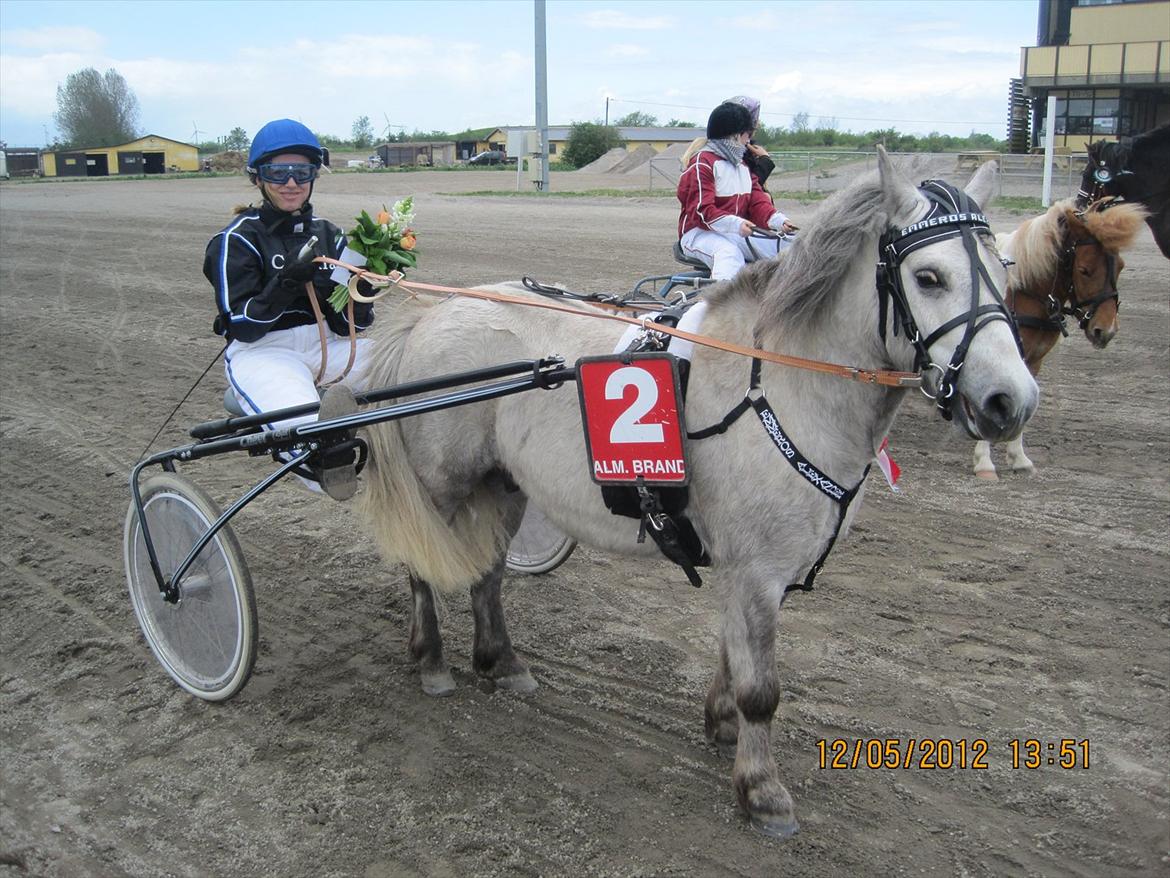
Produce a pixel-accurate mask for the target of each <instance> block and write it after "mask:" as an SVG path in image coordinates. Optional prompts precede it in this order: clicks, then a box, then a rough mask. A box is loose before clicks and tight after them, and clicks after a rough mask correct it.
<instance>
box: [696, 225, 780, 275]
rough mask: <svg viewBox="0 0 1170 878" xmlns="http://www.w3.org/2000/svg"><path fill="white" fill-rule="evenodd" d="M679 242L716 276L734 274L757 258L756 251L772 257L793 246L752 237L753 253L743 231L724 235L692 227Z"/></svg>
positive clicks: (765, 257) (767, 257) (766, 257)
mask: <svg viewBox="0 0 1170 878" xmlns="http://www.w3.org/2000/svg"><path fill="white" fill-rule="evenodd" d="M679 243H681V244H682V249H683V252H684V253H686V254H687V256H697V257H698V258H699V259H702V260H703V262H705V263H707V265H708V266H709V267H710V269H711V277H712V278H713V279H715V280H727V279H728V278H731V277H735V275H736V274H737V273H738V272H739V270H740V269H741V268H743V267H744V265H745V264H746V263H748V262H754V261H755V260H756V258H757V257H756V253H758V254H759V258H761V259H771V258H774V257H775V256H777V255H779V254H780V253H782V252H784V251H785V250H787V249H788V248H789V247H791V246H792V242H791V241H784V240H774V239H772V238H752V239H751V247H753V248H755V253H753V252H752V250H751V249H750V248H749V247H748V239H747V238H745V237H743V236H742V235H721V234H719V233H718V232H710V231H708V230H706V229H691V230H690V231H689V232H687V233H686V234H685V235H683V236H682V240H681V241H680V242H679Z"/></svg>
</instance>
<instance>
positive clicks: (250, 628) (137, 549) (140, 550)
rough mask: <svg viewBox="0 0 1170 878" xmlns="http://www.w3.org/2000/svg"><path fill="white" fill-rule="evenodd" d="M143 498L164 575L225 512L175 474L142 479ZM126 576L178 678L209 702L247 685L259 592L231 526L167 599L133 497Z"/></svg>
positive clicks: (161, 655) (154, 645)
mask: <svg viewBox="0 0 1170 878" xmlns="http://www.w3.org/2000/svg"><path fill="white" fill-rule="evenodd" d="M142 504H143V509H144V511H145V515H146V521H147V523H148V525H149V527H150V537H151V540H152V541H153V542H154V548H155V553H156V555H157V557H158V562H159V566H160V567H161V568H162V572H163V575H164V576H170V574H171V573H173V572H174V571H175V570H176V569H178V567H179V565H180V564H182V563H183V561H184V559H185V558H186V557H187V553H188V552H190V551H191V548H192V547H193V546H194V545H195V543H196V542H197V541H198V540H199V538H200V537H201V536H202V535H203V534H205V533H207V531H208V529H209V528H210V527H211V525H212V524H213V523H214V522H215V520H216V519H217V518H219V516H220V511H219V509H218V507H217V506H216V504H215V501H213V500H212V499H211V498H210V497H208V496H207V495H206V494H205V493H203V491H201V490H200V489H199V488H197V487H195V486H194V485H193V484H191V483H190V482H189V481H187V480H186V479H184V478H182V477H180V476H177V475H175V474H173V473H161V474H159V475H155V476H151V477H150V478H148V479H146V480H144V481H143V483H142ZM124 555H125V563H126V581H127V583H128V584H129V587H130V601H131V603H133V604H134V614H135V615H136V616H137V617H138V624H139V625H140V626H141V627H142V633H143V634H144V635H145V636H146V642H147V643H148V644H149V645H150V648H151V651H153V652H154V655H155V657H156V658H157V659H158V660H159V662H160V663H161V664H162V666H163V667H164V668H165V669H166V671H167V673H168V674H170V675H171V677H172V678H174V680H175V682H176V683H178V684H179V685H180V686H182V687H183V688H184V689H186V690H187V691H188V692H190V693H191V694H192V695H196V696H198V697H199V698H202V699H205V700H206V701H224V700H225V699H228V698H231V697H232V696H233V695H235V694H236V693H237V692H239V691H240V689H242V688H243V687H244V684H245V683H247V682H248V678H249V677H250V676H251V674H252V666H253V665H254V664H255V662H256V633H257V622H256V598H255V596H254V594H253V591H252V579H251V577H250V576H249V574H248V567H247V565H246V564H245V563H244V556H243V553H242V552H241V551H240V546H239V543H237V542H236V538H235V535H234V534H232V532H231V529H230V528H229V527H227V526H225V527H224V528H223V529H222V530H220V531H219V533H217V534H216V535H215V537H214V538H213V539H212V540H211V541H210V542H209V543H208V544H207V545H206V546H205V547H204V548H203V551H201V552H200V553H199V555H198V556H197V557H196V559H195V562H194V563H193V564H192V565H191V567H190V568H189V569H188V570H187V572H186V573H185V574H184V575H183V578H182V580H180V582H179V591H180V596H179V601H178V602H177V603H169V602H167V601H165V600H163V596H162V594H161V593H160V592H159V588H158V584H157V583H156V582H155V579H154V574H153V573H152V572H151V569H150V555H149V554H148V553H147V550H146V541H145V540H144V539H143V537H142V525H141V523H140V522H139V520H138V515H137V513H136V511H135V508H134V504H133V503H131V504H130V511H129V513H128V514H127V516H126V531H125V539H124Z"/></svg>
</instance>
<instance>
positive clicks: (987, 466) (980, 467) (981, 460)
mask: <svg viewBox="0 0 1170 878" xmlns="http://www.w3.org/2000/svg"><path fill="white" fill-rule="evenodd" d="M974 460H975V475H977V476H978V477H979V478H981V479H989V480H994V479H998V478H999V475H998V474H997V473H996V471H995V464H994V463H992V462H991V443H990V442H988V441H987V440H986V439H980V440H979V441H977V442H976V443H975V458H974Z"/></svg>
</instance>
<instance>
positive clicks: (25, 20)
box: [0, 0, 1039, 146]
mask: <svg viewBox="0 0 1170 878" xmlns="http://www.w3.org/2000/svg"><path fill="white" fill-rule="evenodd" d="M1038 5H1039V3H1038V0H824V2H816V0H803V2H790V0H772V2H769V3H756V4H748V3H739V2H722V0H720V2H717V0H699V2H690V0H669V2H667V0H547V3H546V25H547V46H548V48H547V59H548V61H547V65H548V121H549V124H550V125H568V124H571V123H573V122H582V121H594V120H602V119H603V118H604V116H605V113H606V99H607V98H609V99H610V100H609V105H608V111H609V118H610V120H611V121H613V120H615V119H617V118H619V117H621V116H623V115H625V114H627V113H631V112H634V111H641V112H643V113H648V114H650V115H653V116H656V117H657V118H658V119H659V121H660V122H661V123H663V124H665V123H666V122H668V121H669V120H671V119H679V120H685V121H691V122H695V123H697V124H700V125H703V124H705V123H706V119H707V115H708V113H709V112H710V110H711V109H712V108H713V107H715V106H716V105H717V104H718V103H719V102H720V101H722V100H724V99H725V98H728V97H730V96H732V95H736V94H747V95H752V96H754V97H757V98H759V99H760V100H761V102H762V105H763V110H762V115H761V121H762V123H763V124H766V125H770V126H781V125H784V126H786V125H789V124H791V122H792V118H793V115H794V114H797V113H807V114H808V117H809V121H810V123H811V124H812V125H814V126H815V125H817V124H820V123H824V124H835V127H836V128H838V129H839V130H842V131H868V130H873V129H877V128H888V127H893V128H897V129H898V130H899V131H903V132H908V133H914V134H925V133H928V132H931V131H938V132H941V133H943V134H953V135H960V136H962V135H966V134H969V133H971V132H972V131H977V132H984V133H988V134H991V135H993V136H995V137H997V138H1003V137H1004V136H1005V127H1006V120H1007V109H1008V103H1007V102H1008V87H1009V81H1010V79H1011V78H1012V77H1015V76H1018V75H1019V58H1020V48H1021V47H1022V46H1028V45H1033V44H1034V42H1035V36H1036V20H1037V14H1038ZM533 10H534V4H533V2H532V0H458V2H447V0H412V2H403V0H396V2H382V0H365V2H344V0H330V2H322V0H318V2H312V3H302V2H297V0H283V2H277V3H270V2H266V0H253V2H229V0H223V2H206V0H205V2H194V0H188V2H184V0H178V2H175V0H171V2H165V3H158V2H153V0H136V2H102V0H85V2H53V0H32V2H28V0H0V140H3V141H5V142H6V143H7V144H8V145H9V146H44V145H45V144H46V143H47V142H49V141H51V140H52V139H53V137H54V136H55V135H56V133H57V129H56V127H55V125H54V121H53V116H54V113H55V112H56V109H57V101H56V90H57V86H58V85H59V84H61V83H63V82H64V81H65V79H66V77H67V76H68V75H69V74H70V73H74V72H76V71H78V70H81V69H84V68H86V67H93V68H96V69H97V70H98V71H101V72H105V71H106V70H107V69H109V68H111V67H112V68H114V69H116V70H117V71H118V72H119V73H120V74H122V76H123V77H124V78H125V79H126V81H127V83H128V85H129V86H130V88H131V89H132V90H133V91H134V93H135V94H136V95H137V97H138V100H139V104H140V106H141V115H140V119H139V125H140V128H141V133H144V134H145V133H150V134H158V135H161V136H164V137H170V138H173V139H175V140H181V141H193V140H211V139H215V138H217V137H222V136H224V135H226V134H227V133H228V132H229V131H230V130H231V129H233V128H235V127H241V128H243V129H244V130H245V131H246V132H247V133H248V134H249V135H252V134H254V133H255V132H256V130H257V129H258V128H259V127H260V126H261V125H263V124H264V123H265V122H267V121H268V120H270V119H274V118H280V117H291V118H296V119H299V120H301V121H302V122H304V123H305V124H306V125H308V126H309V127H310V128H312V129H313V130H314V131H316V132H317V133H319V134H330V135H334V136H337V137H342V138H348V137H349V136H350V134H351V132H352V129H353V124H354V122H355V120H357V119H358V118H359V117H361V116H367V117H369V120H370V124H371V125H372V126H373V128H374V130H375V133H376V134H377V135H384V134H385V133H386V132H387V131H388V130H389V131H391V132H397V131H398V130H401V129H405V130H406V131H407V132H410V131H413V130H421V131H430V130H440V131H447V132H456V131H461V130H466V129H469V128H485V127H489V126H493V127H494V126H503V125H529V124H532V123H533V122H534V120H535V115H536V113H535V86H534V78H535V72H534V71H535V51H534V11H533Z"/></svg>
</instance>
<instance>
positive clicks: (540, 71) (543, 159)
mask: <svg viewBox="0 0 1170 878" xmlns="http://www.w3.org/2000/svg"><path fill="white" fill-rule="evenodd" d="M534 2H535V5H536V10H535V11H536V15H535V18H536V129H537V131H538V132H540V189H541V191H542V192H547V191H548V59H547V52H546V49H545V37H544V0H534Z"/></svg>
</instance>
